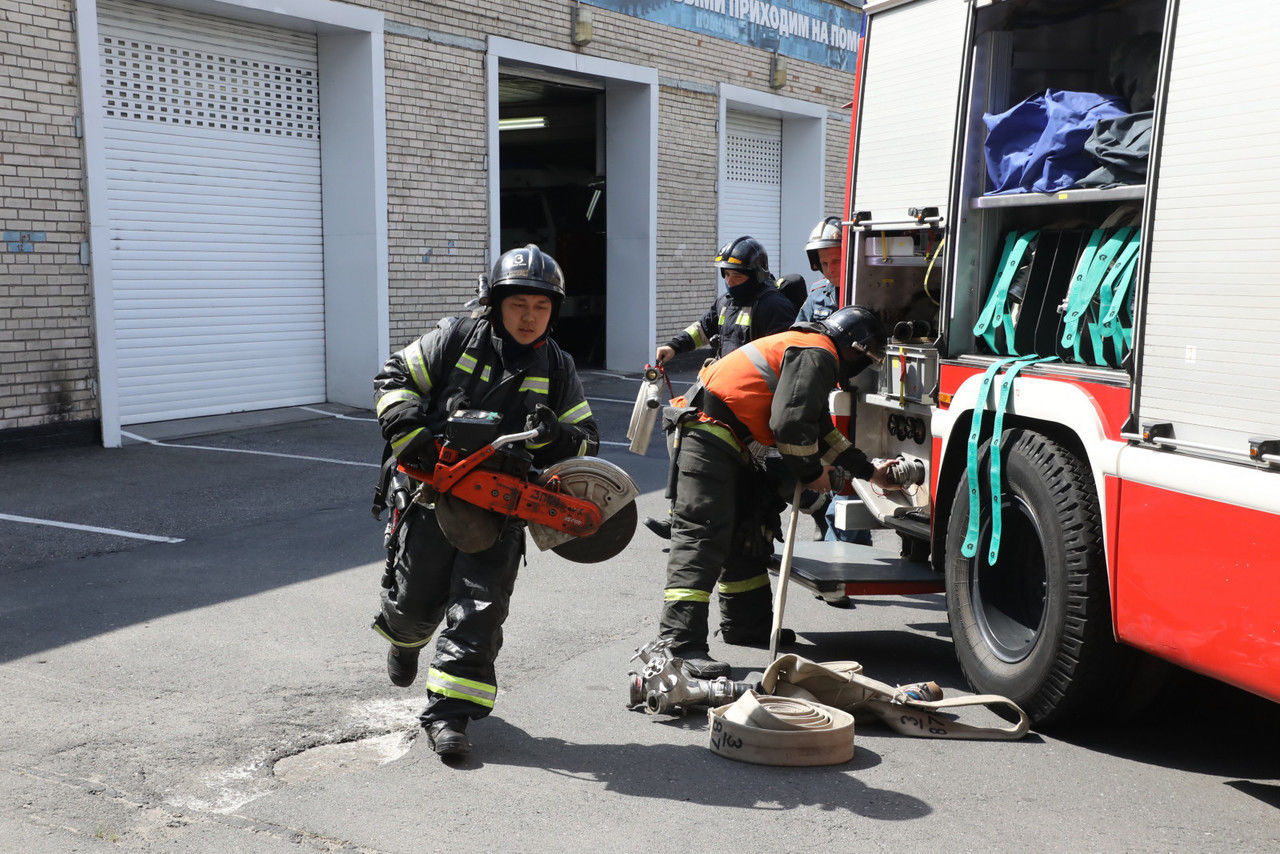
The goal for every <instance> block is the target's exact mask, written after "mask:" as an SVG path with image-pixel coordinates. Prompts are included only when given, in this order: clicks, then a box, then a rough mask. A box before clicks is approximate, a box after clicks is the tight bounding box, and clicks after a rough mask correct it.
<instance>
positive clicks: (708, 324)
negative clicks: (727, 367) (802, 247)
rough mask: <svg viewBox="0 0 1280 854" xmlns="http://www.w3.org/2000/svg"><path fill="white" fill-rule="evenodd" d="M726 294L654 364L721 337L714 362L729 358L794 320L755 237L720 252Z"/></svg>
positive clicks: (663, 350) (661, 351)
mask: <svg viewBox="0 0 1280 854" xmlns="http://www.w3.org/2000/svg"><path fill="white" fill-rule="evenodd" d="M715 263H716V267H717V269H719V270H720V276H721V277H722V278H723V279H724V283H725V292H724V293H723V294H720V295H719V296H718V297H716V300H715V302H713V303H712V304H711V308H709V309H707V313H706V314H704V315H702V319H701V320H698V321H697V322H695V323H691V324H689V326H687V327H686V328H685V329H684V330H683V331H681V332H679V333H677V334H676V335H674V336H673V337H672V338H671V340H670V341H668V342H667V343H666V344H664V345H662V346H661V347H659V348H658V351H657V353H656V354H655V355H654V359H653V360H654V363H655V364H659V365H661V364H662V363H664V362H666V361H668V360H670V359H672V358H674V357H675V356H676V355H677V354H679V353H686V352H688V351H690V350H696V349H698V348H699V347H706V346H707V345H708V344H710V343H711V341H712V339H713V338H716V337H717V336H718V338H719V344H718V346H717V347H716V349H715V351H714V352H713V353H712V354H711V355H712V357H713V358H720V357H723V356H727V355H729V354H730V353H732V352H733V351H734V350H736V349H738V348H739V347H741V346H742V345H743V344H745V343H747V342H748V341H751V340H753V339H755V338H762V337H764V336H765V335H772V334H773V333H775V332H781V331H782V330H784V329H786V328H787V327H788V326H790V325H791V321H792V318H793V317H794V316H795V314H794V311H795V309H793V308H792V306H791V302H790V300H788V299H787V298H786V296H784V295H783V294H782V293H781V292H780V291H779V290H778V286H777V283H776V282H775V281H774V279H773V277H772V276H771V275H770V273H769V254H768V253H767V252H765V250H764V247H763V246H761V245H760V241H758V240H756V239H755V238H754V237H747V236H744V237H739V238H737V239H736V240H731V241H729V242H728V243H726V244H725V245H724V246H722V247H720V251H719V252H717V253H716V261H715Z"/></svg>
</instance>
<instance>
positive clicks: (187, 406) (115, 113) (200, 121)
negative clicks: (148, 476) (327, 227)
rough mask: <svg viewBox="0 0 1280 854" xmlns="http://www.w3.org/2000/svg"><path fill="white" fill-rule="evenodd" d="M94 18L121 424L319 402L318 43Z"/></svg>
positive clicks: (115, 16)
mask: <svg viewBox="0 0 1280 854" xmlns="http://www.w3.org/2000/svg"><path fill="white" fill-rule="evenodd" d="M98 8H99V15H100V18H99V32H100V41H99V56H100V60H101V65H102V79H103V88H104V92H103V96H104V97H103V103H104V105H105V116H104V125H105V147H106V161H107V162H106V176H107V208H108V213H109V235H110V244H111V245H110V259H111V279H112V288H111V291H112V300H113V302H112V313H113V317H114V321H115V353H116V366H117V375H116V376H117V383H118V390H119V401H120V421H121V423H123V424H131V423H138V422H144V421H155V420H161V419H171V418H184V417H191V416H197V415H209V414H218V413H226V412H236V411H242V410H250V409H262V408H268V407H274V406H287V405H293V404H299V403H310V402H315V401H321V400H324V399H325V377H324V280H323V253H322V227H321V214H320V137H319V101H318V96H317V91H316V43H315V37H314V35H311V34H306V33H297V32H292V31H287V30H278V29H274V28H270V27H264V26H258V25H254V24H248V23H243V22H238V21H230V20H227V19H223V18H217V17H212V16H208V15H201V14H196V13H192V12H186V11H181V10H177V9H169V8H162V7H158V6H151V5H147V4H141V3H132V2H121V0H104V2H102V3H101V4H100V5H99V7H98Z"/></svg>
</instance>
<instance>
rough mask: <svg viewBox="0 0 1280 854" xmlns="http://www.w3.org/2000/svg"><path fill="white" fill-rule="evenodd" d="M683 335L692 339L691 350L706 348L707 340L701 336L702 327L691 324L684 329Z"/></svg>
mask: <svg viewBox="0 0 1280 854" xmlns="http://www.w3.org/2000/svg"><path fill="white" fill-rule="evenodd" d="M684 334H685V335H688V336H689V337H690V338H692V339H693V349H695V350H696V349H698V348H699V347H704V346H706V343H707V338H706V336H705V335H703V334H702V327H701V326H700V325H699V324H697V323H692V324H690V325H689V326H686V327H685V330H684Z"/></svg>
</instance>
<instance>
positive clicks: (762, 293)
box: [667, 237, 803, 643]
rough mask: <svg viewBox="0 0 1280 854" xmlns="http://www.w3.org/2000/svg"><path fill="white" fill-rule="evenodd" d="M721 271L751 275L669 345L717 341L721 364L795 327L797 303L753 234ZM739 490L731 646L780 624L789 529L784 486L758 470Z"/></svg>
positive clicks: (729, 556) (724, 603)
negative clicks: (778, 590)
mask: <svg viewBox="0 0 1280 854" xmlns="http://www.w3.org/2000/svg"><path fill="white" fill-rule="evenodd" d="M716 266H717V267H718V268H719V269H720V271H721V274H722V275H723V274H724V273H725V272H726V271H729V270H736V271H739V272H741V273H744V274H746V275H747V276H748V277H749V278H748V280H747V281H746V282H744V283H742V284H740V285H737V286H736V287H731V288H728V289H727V290H726V292H725V293H723V294H720V295H719V296H718V297H716V300H715V302H714V303H712V305H711V308H710V310H708V311H707V313H706V314H704V315H703V316H702V318H701V319H700V320H698V321H697V322H696V323H692V324H690V325H689V326H688V327H687V328H686V329H684V330H683V331H682V332H679V333H678V334H676V335H675V336H674V337H673V338H672V339H671V340H670V341H668V342H667V346H668V347H670V348H672V349H673V350H675V351H676V352H677V353H683V352H687V351H689V350H694V349H697V348H699V347H704V346H706V345H707V344H708V343H711V342H712V341H717V342H718V344H717V346H716V349H715V352H714V356H715V358H717V359H719V358H724V357H725V356H728V355H729V354H730V353H732V352H734V351H735V350H737V349H738V348H739V347H741V346H743V345H744V344H746V343H748V342H750V341H753V340H755V339H757V338H763V337H764V336H766V335H772V334H774V333H776V332H782V331H783V330H785V329H787V327H789V326H790V325H791V323H792V321H793V320H794V318H795V305H794V304H793V303H792V302H791V300H790V299H789V298H788V297H787V295H786V294H785V293H784V292H783V291H782V290H781V289H780V286H779V284H778V282H777V281H776V280H774V278H773V277H772V276H771V275H770V274H769V256H768V254H767V253H766V252H765V250H764V247H763V246H761V245H760V243H759V241H757V240H755V239H754V238H751V237H739V238H738V239H737V240H733V241H730V242H729V243H727V244H725V245H724V246H723V247H721V249H720V250H719V252H718V253H717V255H716ZM802 281H803V280H802ZM673 464H676V465H678V461H675V460H673ZM733 491H734V505H735V506H736V507H737V509H738V512H737V513H736V514H735V515H732V516H727V517H726V518H729V519H732V520H734V522H735V528H734V531H733V534H732V536H731V538H730V541H729V544H728V550H727V552H726V554H725V558H724V576H723V578H722V581H721V584H720V586H719V593H720V609H721V620H720V630H721V632H722V634H723V635H724V637H725V640H726V641H728V642H730V643H746V642H751V641H752V640H757V639H758V638H759V636H760V634H761V632H762V631H768V626H769V623H770V622H771V621H772V614H773V603H772V598H771V596H770V595H769V575H768V571H767V567H768V562H769V558H770V557H771V556H772V555H773V542H774V538H775V536H776V535H777V534H778V533H779V531H780V527H781V525H780V522H779V516H778V513H779V511H780V510H781V509H782V507H784V506H785V502H784V501H782V500H781V499H780V498H779V496H778V490H777V486H776V483H774V482H773V480H772V479H771V478H770V477H769V476H768V474H767V473H766V472H765V471H763V470H762V469H759V468H756V467H748V468H747V469H746V470H745V471H743V472H741V473H739V474H738V476H737V477H736V478H735V480H734V483H733Z"/></svg>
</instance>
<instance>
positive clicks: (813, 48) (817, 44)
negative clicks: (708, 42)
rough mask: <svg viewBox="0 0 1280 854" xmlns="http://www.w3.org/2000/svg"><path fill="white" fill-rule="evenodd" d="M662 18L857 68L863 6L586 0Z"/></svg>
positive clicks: (800, 0)
mask: <svg viewBox="0 0 1280 854" xmlns="http://www.w3.org/2000/svg"><path fill="white" fill-rule="evenodd" d="M582 2H584V3H587V4H589V5H591V6H598V7H600V8H601V9H611V10H612V11H614V12H622V13H623V14H626V15H631V16H632V17H636V18H643V19H645V20H646V21H653V22H654V23H657V24H666V25H668V26H671V27H678V28H680V29H682V30H689V31H691V32H695V33H702V34H703V35H708V36H715V37H717V38H722V39H728V40H729V41H732V42H737V43H738V44H743V45H749V46H750V47H758V48H763V49H764V50H776V51H777V52H778V53H780V54H782V55H783V56H790V57H793V58H795V59H802V60H804V61H806V62H813V63H816V64H818V65H825V66H827V67H828V68H838V69H840V70H841V71H853V70H854V67H855V65H856V63H857V59H858V37H859V36H860V35H861V34H862V10H861V9H860V8H852V7H850V6H846V5H835V4H832V3H824V2H822V0H582Z"/></svg>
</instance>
